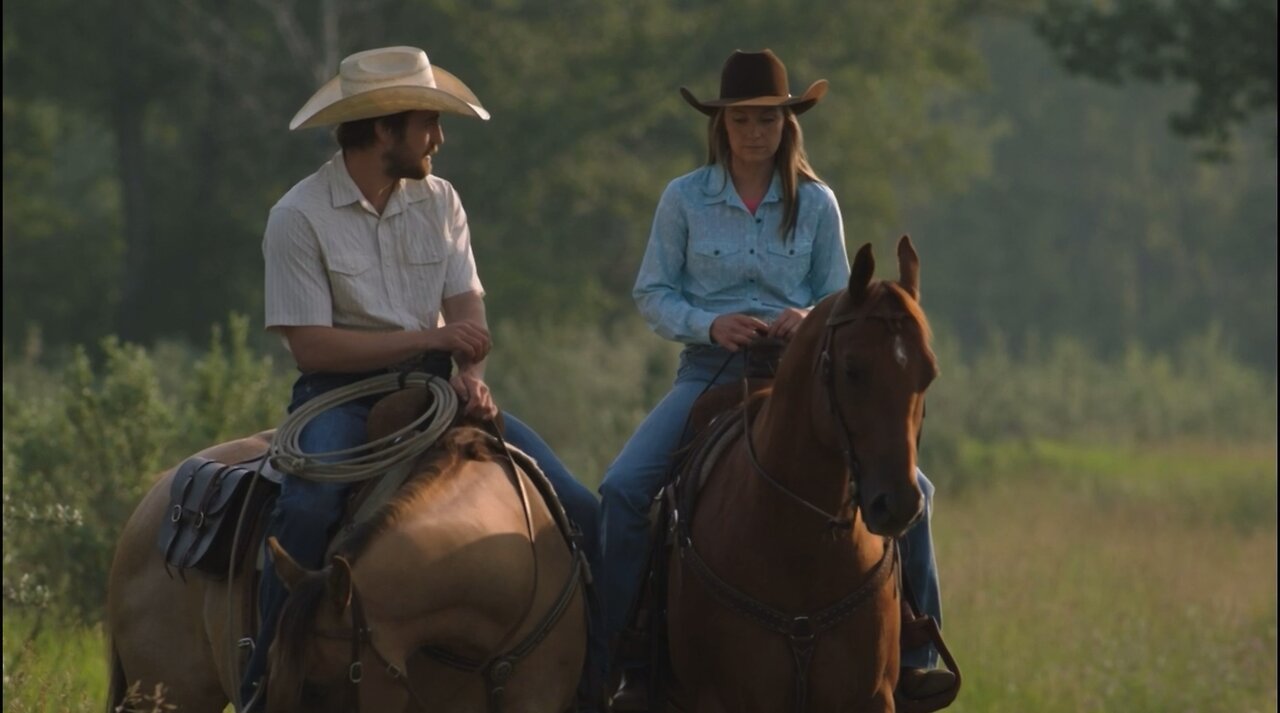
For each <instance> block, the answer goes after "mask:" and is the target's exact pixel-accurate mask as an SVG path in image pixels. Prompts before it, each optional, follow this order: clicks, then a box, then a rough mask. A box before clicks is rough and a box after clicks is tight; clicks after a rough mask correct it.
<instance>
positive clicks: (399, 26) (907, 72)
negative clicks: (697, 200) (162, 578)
mask: <svg viewBox="0 0 1280 713" xmlns="http://www.w3.org/2000/svg"><path fill="white" fill-rule="evenodd" d="M1157 4H1159V3H1157ZM1247 4H1248V3H1243V4H1242V3H1241V2H1236V1H1235V0H1232V1H1231V2H1228V1H1227V0H1220V1H1219V0H1215V2H1213V3H1173V4H1172V5H1173V6H1174V7H1176V8H1180V9H1182V10H1180V11H1186V12H1189V11H1188V10H1185V8H1187V7H1190V6H1192V5H1194V6H1195V7H1197V8H1199V9H1198V10H1197V12H1199V13H1201V14H1203V15H1206V16H1207V17H1209V18H1217V19H1219V20H1221V21H1218V22H1209V21H1205V22H1201V23H1198V24H1197V25H1196V28H1197V32H1198V33H1200V34H1197V35H1196V36H1195V43H1196V44H1195V45H1194V46H1193V47H1192V50H1194V51H1192V52H1191V54H1187V53H1183V54H1180V55H1178V57H1180V60H1179V61H1180V62H1182V63H1183V64H1182V65H1179V66H1180V67H1181V66H1183V65H1185V64H1186V63H1187V62H1191V63H1192V64H1193V65H1194V67H1200V66H1201V65H1202V64H1203V66H1204V67H1210V66H1213V63H1214V62H1215V61H1216V58H1218V55H1216V54H1214V55H1210V54H1205V53H1204V52H1200V51H1199V50H1195V48H1200V47H1204V46H1221V47H1231V46H1235V45H1236V44H1237V42H1238V40H1237V38H1236V36H1235V33H1234V30H1233V29H1232V28H1233V27H1235V25H1233V24H1232V22H1230V21H1229V20H1230V19H1231V18H1234V17H1236V16H1237V15H1238V14H1239V13H1238V12H1237V9H1238V8H1237V6H1243V5H1247ZM1253 4H1257V3H1256V2H1254V3H1253ZM1262 4H1263V5H1266V2H1265V0H1264V1H1263V3H1262ZM1035 5H1036V3H1033V2H1028V1H1023V0H1017V1H1015V2H1003V3H988V2H969V1H965V0H944V1H942V2H938V1H931V2H918V1H917V2H894V3H883V2H857V3H850V2H843V1H838V0H773V1H772V2H769V3H760V2H746V3H741V2H739V3H732V4H724V3H713V2H692V3H691V2H676V1H675V0H655V1H654V2H645V3H598V2H593V1H591V0H556V1H555V2H523V1H521V0H504V1H500V2H437V3H430V4H427V3H423V2H419V1H414V0H400V1H391V0H364V1H363V2H354V3H333V2H326V3H292V2H279V1H277V0H222V1H220V2H211V1H208V0H187V1H185V2H171V1H170V0H139V1H138V2H135V3H133V4H132V5H131V10H130V12H129V13H120V12H118V9H117V8H116V5H115V4H114V3H111V2H106V1H105V0H48V1H46V2H40V3H32V2H27V3H6V4H5V5H4V9H3V13H4V27H3V32H4V89H3V92H4V204H5V211H4V217H3V221H4V266H3V270H4V283H5V299H4V327H3V329H4V332H3V334H4V340H5V342H6V344H8V345H9V346H10V348H13V347H14V346H15V345H18V344H20V343H21V342H22V341H23V340H24V339H25V338H26V337H27V332H28V330H29V329H31V328H33V326H37V327H38V328H39V329H40V330H41V331H42V334H43V337H44V339H45V340H46V341H48V342H50V343H52V344H87V343H95V342H96V341H97V340H98V339H100V338H101V337H102V336H105V335H107V334H119V335H120V336H122V337H124V338H126V339H130V340H135V341H139V342H142V343H150V342H152V341H153V340H155V339H157V338H165V337H175V336H176V337H186V338H188V339H200V338H202V336H201V335H202V334H203V333H204V330H205V329H206V327H207V325H208V324H210V323H212V322H214V321H216V320H217V319H220V318H221V316H222V315H224V314H226V313H227V312H228V311H231V310H236V311H240V312H244V313H247V314H252V315H257V314H260V313H261V312H260V310H261V291H262V290H261V279H262V278H261V274H262V273H261V256H260V252H259V242H260V240H261V231H262V227H263V223H264V220H265V216H266V214H267V210H268V209H269V208H270V206H271V205H272V203H273V202H274V201H275V200H276V199H277V198H278V197H279V196H280V195H282V194H283V192H284V191H285V190H286V189H287V188H288V187H289V186H290V185H291V184H292V183H294V182H295V181H297V180H299V179H300V178H302V177H303V176H305V175H307V174H308V173H310V172H311V171H313V170H314V169H315V168H316V166H318V165H319V164H320V163H321V162H322V161H323V160H325V159H326V158H327V157H328V156H329V155H330V154H331V153H332V151H333V150H334V144H333V142H332V141H331V140H330V139H329V138H328V137H327V136H326V134H325V132H324V131H321V130H313V131H305V132H301V133H294V134H291V133H289V132H288V131H287V130H286V128H285V127H286V125H287V123H288V120H289V117H290V116H292V114H293V112H294V111H295V110H296V109H297V107H298V106H300V105H301V104H302V102H303V100H304V99H305V98H306V97H307V96H308V95H309V94H310V92H311V91H312V90H313V89H314V88H315V87H316V86H318V85H319V84H320V83H321V82H322V81H323V80H324V79H325V78H327V77H328V76H330V75H331V74H332V73H333V72H334V71H335V68H336V66H337V63H338V60H339V59H340V58H341V57H342V56H343V55H345V54H347V53H349V52H351V51H354V50H357V49H363V48H367V47H370V46H380V45H388V44H396V43H403V44H413V45H420V46H423V47H425V48H427V50H428V51H429V54H430V56H431V57H432V58H433V60H435V61H437V62H438V63H439V64H441V65H442V66H444V67H446V68H448V69H450V70H453V71H455V72H457V73H458V74H459V75H460V76H462V77H463V78H464V79H465V80H466V81H467V82H468V83H469V84H470V85H471V86H472V88H474V89H475V90H476V92H477V93H478V94H479V96H480V97H481V98H482V100H483V101H484V103H485V104H486V105H487V106H488V108H489V109H490V110H491V111H492V112H493V116H494V118H493V120H492V121H490V122H487V123H482V122H476V121H465V120H460V119H459V120H453V121H448V122H447V124H446V134H447V144H446V146H445V148H444V150H443V152H442V153H441V155H440V157H439V160H438V161H437V170H438V172H439V173H440V174H441V175H442V176H444V177H445V178H447V179H449V180H450V181H452V182H453V183H454V184H455V185H456V186H457V187H458V188H459V190H460V192H461V194H462V196H463V198H464V202H465V204H466V206H467V209H468V214H469V216H470V219H471V223H472V228H473V236H474V238H475V246H476V251H477V256H478V259H479V261H480V266H481V274H482V277H483V278H484V279H485V282H486V286H487V288H488V292H489V301H490V306H491V313H492V314H494V315H496V316H500V317H509V318H513V319H522V320H527V319H531V318H532V319H538V320H545V319H547V318H548V317H552V318H553V319H552V321H555V322H558V323H591V324H597V325H609V324H611V323H613V322H614V321H616V319H617V318H618V317H619V316H620V315H628V314H631V313H632V312H633V307H632V305H631V303H630V299H629V295H628V292H629V288H630V285H631V282H632V280H633V279H634V275H635V270H636V267H637V265H638V262H639V259H640V255H641V252H642V250H643V246H644V243H645V240H646V239H647V236H648V229H649V222H650V219H651V216H652V211H653V207H654V205H655V203H656V200H657V197H658V195H659V194H660V192H661V190H662V188H663V186H664V184H665V182H666V181H668V180H670V179H671V178H673V177H674V176H677V175H679V174H681V173H683V172H685V171H688V170H691V169H692V168H694V167H695V166H696V165H697V164H698V163H699V162H700V161H702V160H703V152H704V149H703V138H702V137H703V134H704V131H705V127H704V121H703V119H702V118H701V116H700V115H698V114H697V113H696V112H693V111H692V110H691V109H689V108H688V107H687V106H686V105H685V104H684V102H683V101H682V100H681V99H680V98H679V96H678V94H677V92H676V89H677V87H679V86H681V85H687V86H689V87H690V88H691V89H693V90H694V91H695V92H696V93H698V94H701V95H710V94H714V92H715V91H716V86H717V79H718V69H719V66H720V63H721V62H722V61H723V58H724V57H725V56H726V55H727V54H728V52H729V51H730V50H732V49H734V48H744V49H751V48H759V47H764V46H769V47H772V48H773V49H774V50H776V51H777V52H779V53H780V55H781V56H782V57H784V58H785V59H786V60H787V61H788V63H789V64H788V66H789V69H790V72H791V78H792V82H793V84H795V85H796V86H797V87H798V88H802V85H804V86H807V83H808V82H810V81H812V80H813V79H816V78H819V77H826V78H828V79H830V80H831V86H832V89H831V92H830V94H829V96H828V97H827V99H826V100H824V102H823V104H822V105H821V107H820V108H819V109H817V110H815V111H813V112H810V113H808V114H806V115H805V118H804V125H805V130H806V135H807V140H808V144H809V147H810V150H811V155H812V158H813V161H814V164H815V166H816V168H817V170H818V171H819V173H820V174H821V175H822V176H823V177H824V178H825V179H826V180H828V181H829V183H830V184H831V186H832V187H833V189H834V190H835V192H836V195H837V197H838V198H839V199H840V202H841V207H842V211H843V215H844V220H845V228H846V234H847V237H848V242H849V244H850V246H851V247H853V248H856V247H857V246H858V245H860V244H861V243H863V242H867V241H871V242H874V243H876V244H877V246H879V247H881V248H888V247H890V246H891V245H892V241H893V240H894V239H895V238H896V237H897V235H899V234H901V233H904V232H909V233H912V234H913V236H914V237H915V238H916V239H917V242H918V243H919V244H920V245H921V248H922V252H923V255H924V258H925V268H926V271H927V272H926V284H927V292H926V295H927V296H928V298H929V299H932V300H933V301H932V302H931V305H930V306H931V308H932V314H933V317H934V319H935V321H936V322H938V323H940V324H946V325H949V326H951V327H953V328H955V330H956V333H957V335H959V337H960V338H961V339H962V340H963V341H964V344H965V345H966V346H967V347H979V346H981V345H983V344H984V343H985V341H986V338H987V336H988V334H989V333H990V332H992V331H998V332H1001V333H1004V334H1007V335H1009V336H1010V337H1011V338H1012V339H1013V340H1014V347H1015V348H1016V347H1018V346H1019V345H1020V343H1021V341H1022V340H1023V339H1024V338H1025V337H1026V336H1027V335H1028V334H1030V333H1032V332H1039V333H1041V334H1058V333H1066V334H1070V335H1072V336H1073V337H1075V338H1078V339H1080V340H1082V341H1084V342H1086V343H1088V344H1090V345H1091V346H1093V347H1097V348H1100V349H1102V350H1104V351H1107V352H1109V353H1112V354H1118V353H1122V352H1123V351H1124V350H1125V349H1127V348H1128V347H1129V344H1130V343H1131V342H1136V343H1138V344H1141V345H1143V346H1144V347H1147V348H1153V349H1164V348H1168V347H1170V346H1171V345H1174V344H1176V343H1178V342H1179V341H1181V340H1183V339H1184V338H1186V337H1188V336H1189V335H1193V334H1199V333H1202V332H1204V331H1205V330H1206V329H1209V328H1211V327H1212V326H1213V325H1214V324H1218V325H1220V326H1221V332H1220V334H1221V335H1222V338H1223V339H1224V340H1226V342H1227V343H1228V344H1229V345H1231V347H1232V348H1233V349H1234V350H1235V351H1237V352H1238V353H1240V354H1241V355H1242V356H1243V357H1244V358H1246V359H1247V360H1248V361H1249V362H1251V363H1253V364H1256V365H1259V366H1262V367H1264V368H1267V369H1268V370H1272V371H1273V370H1274V364H1275V353H1276V328H1275V312H1276V269H1275V265H1276V240H1275V235H1276V204H1275V201H1274V195H1275V191H1276V164H1275V123H1274V109H1275V106H1274V91H1273V93H1272V98H1271V101H1270V103H1269V104H1268V103H1267V102H1266V101H1262V102H1258V101H1254V100H1253V99H1250V103H1249V107H1250V110H1249V111H1250V114H1249V115H1250V116H1254V117H1256V118H1258V120H1257V121H1255V122H1253V123H1250V124H1247V125H1244V126H1242V127H1241V128H1240V130H1239V131H1237V132H1235V133H1233V134H1232V135H1230V136H1229V137H1227V138H1224V139H1223V141H1224V142H1228V148H1233V149H1235V150H1234V151H1233V154H1234V155H1235V158H1236V160H1235V162H1234V163H1231V164H1227V165H1206V164H1203V163H1198V162H1197V160H1196V158H1195V154H1194V151H1195V148H1194V146H1192V145H1188V144H1186V143H1183V142H1182V141H1181V139H1179V138H1177V137H1175V136H1173V135H1172V134H1171V133H1170V132H1169V131H1168V128H1167V126H1166V124H1165V117H1166V116H1167V115H1168V114H1169V113H1170V112H1174V111H1177V110H1178V108H1179V107H1181V106H1183V105H1184V104H1185V102H1186V90H1185V89H1183V88H1181V87H1180V86H1179V85H1177V84H1172V85H1170V86H1162V85H1156V86H1144V85H1121V86H1120V87H1111V86H1106V85H1101V84H1096V83H1092V82H1089V81H1086V80H1080V79H1074V78H1072V77H1071V76H1070V75H1068V74H1067V73H1066V72H1065V71H1063V70H1062V69H1059V68H1058V67H1057V66H1056V65H1055V63H1054V60H1053V54H1052V53H1051V52H1050V51H1049V50H1048V49H1047V48H1046V47H1045V46H1044V43H1043V42H1042V41H1041V40H1040V39H1038V38H1037V37H1036V36H1035V34H1034V33H1033V32H1032V29H1031V23H1030V21H1029V20H1030V19H1032V18H1033V17H1038V15H1035V14H1034V13H1033V11H1032V10H1031V9H1030V8H1032V7H1034V6H1035ZM1273 6H1274V3H1272V7H1273ZM992 7H999V8H1002V9H1004V11H1005V15H1006V17H1005V18H1004V19H996V18H993V17H991V12H990V10H991V8H992ZM1233 13H1234V14H1233ZM1272 15H1273V16H1274V11H1272ZM1008 16H1012V17H1013V18H1015V19H1008ZM1045 17H1048V18H1049V20H1046V21H1042V27H1058V28H1059V29H1060V30H1061V31H1060V32H1059V33H1058V34H1055V35H1052V37H1053V38H1058V37H1060V36H1061V37H1067V36H1069V35H1070V29H1071V28H1070V27H1067V26H1066V25H1064V24H1063V23H1065V22H1066V20H1065V19H1064V20H1062V22H1059V23H1058V24H1057V25H1054V24H1052V22H1050V21H1054V20H1057V19H1061V18H1057V17H1056V16H1053V15H1046V16H1045ZM1068 19H1069V18H1068ZM1184 24H1185V23H1184ZM1254 24H1255V25H1256V26H1257V27H1259V28H1261V27H1262V26H1263V25H1264V24H1265V23H1264V22H1262V21H1261V20H1259V21H1258V22H1256V23H1254ZM1263 29H1265V28H1263ZM1259 31H1260V32H1261V30H1259ZM1205 33H1207V34H1205ZM1263 35H1265V37H1264V40H1269V41H1270V43H1271V44H1270V48H1271V55H1270V56H1271V58H1272V62H1271V64H1270V65H1269V68H1270V71H1271V76H1270V82H1271V86H1272V87H1273V88H1274V66H1275V65H1274V54H1275V52H1274V50H1275V36H1274V33H1271V32H1270V30H1267V32H1265V33H1263ZM1251 36H1252V35H1251ZM1055 42H1057V40H1056V39H1055ZM55 47H56V48H58V49H57V51H52V50H51V49H50V48H55ZM1082 47H1084V49H1081V50H1079V52H1077V53H1076V54H1077V55H1081V56H1085V55H1088V52H1092V51H1094V50H1093V49H1090V48H1093V47H1094V46H1093V45H1082ZM1250 51H1254V50H1250ZM1097 52H1102V50H1101V49H1097ZM1081 53H1083V54H1081ZM1073 56H1075V55H1073ZM1161 56H1165V55H1163V54H1162V55H1161ZM1233 56H1234V55H1230V56H1227V58H1226V59H1227V60H1230V59H1231V57H1233ZM1224 61H1225V60H1224ZM1230 67H1231V68H1232V71H1233V72H1234V73H1235V74H1233V75H1232V76H1233V77H1236V78H1237V79H1238V80H1239V81H1241V82H1244V81H1246V80H1247V81H1249V82H1254V84H1248V85H1247V86H1255V84H1256V83H1257V82H1261V83H1263V84H1265V83H1266V81H1267V77H1266V76H1265V74H1266V71H1267V69H1268V65H1266V64H1265V63H1262V64H1261V65H1256V63H1255V64H1247V63H1246V64H1241V63H1232V64H1230ZM1255 75H1256V76H1255ZM1196 76H1199V75H1196ZM1127 77H1128V75H1127V74H1125V75H1124V78H1127ZM1215 86H1216V85H1215ZM1247 93H1248V96H1249V97H1254V96H1255V95H1257V96H1261V95H1258V93H1257V92H1255V91H1253V90H1252V89H1249V90H1247ZM1263 98H1264V99H1265V97H1263ZM1200 103H1203V102H1200ZM1210 104H1213V105H1214V106H1216V104H1214V103H1213V102H1212V101H1210ZM1197 106H1199V104H1197ZM1231 116H1235V114H1231ZM881 254H882V255H887V254H890V253H889V252H888V251H887V250H885V249H882V250H881Z"/></svg>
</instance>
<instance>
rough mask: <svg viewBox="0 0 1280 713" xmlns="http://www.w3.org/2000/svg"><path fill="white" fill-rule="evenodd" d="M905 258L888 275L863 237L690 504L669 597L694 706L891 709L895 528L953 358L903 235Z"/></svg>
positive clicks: (679, 663) (681, 673) (678, 656)
mask: <svg viewBox="0 0 1280 713" xmlns="http://www.w3.org/2000/svg"><path fill="white" fill-rule="evenodd" d="M898 268H899V273H900V277H899V280H898V281H897V282H883V281H875V282H873V281H872V274H873V273H874V270H875V262H874V259H873V258H872V255H871V246H870V244H867V245H865V246H863V248H862V249H861V250H859V251H858V254H857V256H856V257H855V259H854V263H853V267H852V275H851V277H850V279H849V285H848V288H847V289H846V290H842V291H840V292H838V293H836V294H835V295H832V296H831V297H829V298H827V299H826V300H824V301H823V302H822V303H820V304H819V305H817V306H816V307H814V309H813V311H812V312H811V313H810V314H809V316H808V317H807V318H806V319H805V320H804V322H803V323H802V325H801V327H800V329H799V330H798V331H797V332H796V334H795V336H793V337H792V339H791V342H790V344H788V345H787V347H786V349H785V351H784V352H783V354H782V358H781V361H780V363H779V365H778V371H777V375H776V378H775V380H774V383H773V386H772V389H771V390H770V391H768V392H766V394H765V395H763V397H762V398H760V399H758V400H756V401H754V402H753V403H751V404H749V405H748V407H747V408H745V409H744V414H745V415H744V416H743V417H742V418H744V419H745V424H741V427H740V428H738V430H737V435H736V436H735V435H732V434H730V435H729V436H728V438H731V439H733V440H732V441H730V442H729V443H728V445H726V446H724V449H723V451H722V452H721V454H720V455H719V457H718V459H716V460H714V462H712V463H710V464H709V465H707V466H706V470H705V472H706V481H705V485H704V486H703V488H702V491H701V494H700V495H699V496H698V499H697V504H696V506H695V508H694V511H693V512H692V513H679V515H678V517H677V522H678V527H679V530H678V531H679V535H678V536H677V540H678V541H677V544H676V546H675V547H674V548H673V550H672V554H671V556H670V565H669V572H670V583H669V588H668V600H667V602H668V637H669V648H670V656H671V666H672V671H671V674H672V677H673V681H672V682H671V683H672V690H671V691H670V692H669V694H670V701H671V703H672V704H674V705H675V706H676V707H678V708H679V709H680V710H683V711H686V712H697V713H729V712H730V711H732V712H733V713H752V712H758V713H782V712H785V711H792V712H794V713H806V711H842V712H853V711H857V712H859V713H861V712H864V711H867V712H874V713H881V712H884V711H892V710H894V699H893V691H894V687H895V686H896V684H897V677H898V653H899V652H898V646H899V641H898V638H899V628H900V622H899V595H898V588H897V586H896V575H897V571H896V567H897V562H896V554H895V549H896V548H895V546H894V538H896V537H898V536H900V535H902V534H903V532H905V531H906V530H907V528H908V527H910V526H911V525H912V524H913V523H914V522H915V521H916V520H917V519H918V518H919V517H920V516H921V514H922V511H923V503H924V498H923V495H922V493H921V491H920V488H919V487H918V486H917V485H916V476H915V473H916V445H917V438H918V435H919V433H920V427H921V422H922V419H923V416H924V392H925V389H926V388H927V387H928V386H929V383H930V382H931V381H932V380H933V379H934V377H935V376H936V374H937V371H938V367H937V362H936V361H935V359H934V356H933V353H932V351H931V350H930V347H929V339H930V334H929V328H928V323H927V322H926V320H925V316H924V313H923V312H922V311H921V309H920V306H919V303H918V299H919V294H920V278H919V259H918V257H917V255H916V252H915V249H914V247H913V246H912V245H911V241H910V239H909V238H907V237H906V236H904V237H903V238H902V240H901V241H899V243H898ZM684 477H690V476H689V474H688V473H686V475H685V476H684ZM690 515H691V518H690Z"/></svg>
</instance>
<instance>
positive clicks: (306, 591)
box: [266, 538, 417, 713]
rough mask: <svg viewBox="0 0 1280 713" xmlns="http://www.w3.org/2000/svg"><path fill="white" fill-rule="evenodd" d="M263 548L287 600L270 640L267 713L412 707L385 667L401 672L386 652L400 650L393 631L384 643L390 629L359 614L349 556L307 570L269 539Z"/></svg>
mask: <svg viewBox="0 0 1280 713" xmlns="http://www.w3.org/2000/svg"><path fill="white" fill-rule="evenodd" d="M268 545H269V547H270V549H271V554H272V560H273V562H274V565H275V571H276V574H277V575H278V576H279V577H280V579H281V581H282V582H284V584H285V587H286V588H287V589H288V590H289V600H288V602H287V603H286V605H285V608H284V610H283V611H282V612H281V616H280V623H279V625H278V626H277V628H276V638H275V641H273V642H272V644H271V652H270V658H269V660H270V667H269V675H270V680H269V681H268V685H267V702H266V704H267V705H266V710H267V713H286V712H290V711H299V710H306V711H315V712H317V713H327V712H329V711H332V712H333V713H341V712H343V711H348V710H351V709H352V708H353V707H354V706H358V707H359V710H365V711H413V710H417V708H416V707H415V706H413V705H411V703H412V701H411V700H410V698H409V693H408V689H407V688H406V687H405V684H404V681H403V679H399V678H395V677H393V676H392V675H390V674H389V672H388V669H387V666H388V664H389V663H392V661H391V660H392V659H394V660H395V661H396V662H398V663H399V670H400V671H403V670H404V664H403V657H401V656H394V655H392V654H394V653H398V651H399V650H400V649H398V647H397V645H396V643H397V642H395V641H394V636H391V637H389V638H390V639H391V640H390V641H388V640H387V639H388V632H389V631H390V632H394V628H393V627H391V626H380V625H379V624H381V622H379V623H377V624H375V623H373V622H370V621H368V620H366V619H365V614H364V612H363V611H362V610H361V607H360V604H359V602H358V599H357V598H358V597H359V594H358V593H357V591H356V589H355V585H354V582H353V577H352V571H351V565H350V564H349V563H348V561H347V560H346V559H344V558H342V557H334V558H333V560H332V561H331V562H330V563H329V565H328V566H326V567H324V568H323V569H320V570H308V569H306V568H304V567H302V566H301V565H299V564H298V563H297V562H296V561H295V560H294V559H293V558H292V557H290V556H289V554H288V553H287V552H285V551H284V549H283V548H281V547H280V545H279V543H278V542H276V540H275V538H270V539H269V540H268ZM353 643H355V644H357V646H356V647H355V648H353ZM372 652H376V653H372ZM370 659H372V660H370ZM357 680H358V683H359V685H356V682H355V681H357Z"/></svg>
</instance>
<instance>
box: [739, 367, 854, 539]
mask: <svg viewBox="0 0 1280 713" xmlns="http://www.w3.org/2000/svg"><path fill="white" fill-rule="evenodd" d="M780 387H781V388H780ZM794 391H795V390H794V389H788V388H787V385H786V384H775V387H774V390H773V393H771V394H770V395H769V397H768V399H767V400H766V401H765V403H764V405H763V406H761V408H760V411H759V412H758V413H757V414H756V417H755V419H754V421H753V422H752V423H751V426H750V428H751V437H752V440H753V442H754V446H755V454H756V458H757V462H758V463H759V465H760V467H761V468H762V469H763V470H764V471H765V473H767V474H768V476H769V477H770V478H771V479H773V480H774V481H775V482H777V484H778V485H781V486H782V487H783V488H786V489H787V490H788V491H790V492H791V493H793V494H794V495H795V496H796V497H798V498H801V499H803V500H805V501H806V502H809V503H811V504H812V505H814V506H815V507H817V508H819V509H821V510H822V511H825V512H827V513H831V514H832V515H837V514H843V513H842V511H841V506H842V505H843V504H844V503H845V501H846V500H847V498H848V472H847V470H846V468H845V462H844V456H843V454H841V453H840V452H839V451H834V450H832V449H830V448H829V447H827V446H825V445H823V444H822V443H821V442H819V440H818V439H817V438H816V437H815V435H814V429H813V425H812V422H811V415H810V414H811V411H810V407H809V405H808V404H807V403H806V402H805V401H804V400H803V399H802V398H797V397H796V394H795V393H794ZM759 480H761V481H763V478H760V479H759ZM762 485H763V486H764V488H763V489H762V490H761V491H760V492H761V498H760V500H761V503H760V504H761V506H763V507H764V508H765V509H767V510H771V511H776V512H777V513H778V516H779V517H783V518H785V519H793V520H794V521H795V522H796V524H797V525H799V526H800V527H801V528H802V529H809V526H812V525H814V524H816V525H817V526H820V527H821V526H825V524H824V523H825V519H824V518H823V517H822V515H821V514H819V513H818V512H814V511H813V510H810V509H809V508H806V507H804V506H803V505H801V504H799V503H798V502H795V500H794V499H793V498H790V497H788V496H787V495H785V494H784V493H781V492H779V491H778V489H777V488H776V487H773V486H772V485H771V484H769V483H768V482H762Z"/></svg>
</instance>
